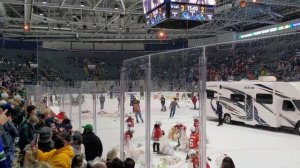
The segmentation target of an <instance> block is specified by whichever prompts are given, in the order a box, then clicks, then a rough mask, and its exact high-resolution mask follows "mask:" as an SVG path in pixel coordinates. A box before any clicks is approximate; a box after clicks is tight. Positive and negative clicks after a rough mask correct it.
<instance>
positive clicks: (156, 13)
mask: <svg viewBox="0 0 300 168" xmlns="http://www.w3.org/2000/svg"><path fill="white" fill-rule="evenodd" d="M164 19H166V5H163V6H161V7H158V8H156V9H155V10H153V11H151V12H150V13H149V14H148V15H147V16H146V22H147V24H148V25H150V26H153V25H156V24H158V23H160V22H161V21H163V20H164Z"/></svg>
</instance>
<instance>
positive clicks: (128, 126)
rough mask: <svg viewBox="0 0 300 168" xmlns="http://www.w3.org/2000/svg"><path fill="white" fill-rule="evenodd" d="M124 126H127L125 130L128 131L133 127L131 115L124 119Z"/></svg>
mask: <svg viewBox="0 0 300 168" xmlns="http://www.w3.org/2000/svg"><path fill="white" fill-rule="evenodd" d="M125 122H126V124H127V130H129V129H130V128H133V127H134V119H133V118H132V116H131V115H129V116H128V117H127V119H126V121H125Z"/></svg>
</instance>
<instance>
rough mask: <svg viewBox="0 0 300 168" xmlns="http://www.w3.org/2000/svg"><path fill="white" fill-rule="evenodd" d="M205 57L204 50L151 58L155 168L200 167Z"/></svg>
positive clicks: (152, 136) (152, 142)
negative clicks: (201, 105)
mask: <svg viewBox="0 0 300 168" xmlns="http://www.w3.org/2000/svg"><path fill="white" fill-rule="evenodd" d="M202 56H203V49H202V48H192V49H184V50H177V51H171V52H163V53H158V54H153V55H151V84H152V87H151V119H150V121H151V128H150V129H151V133H152V134H151V140H152V141H151V152H150V153H151V158H152V159H151V164H152V165H153V166H154V167H179V166H182V167H187V168H188V167H190V168H192V167H193V166H199V153H200V152H201V151H199V150H198V149H199V147H200V141H199V133H200V130H199V129H200V127H199V123H200V117H199V105H200V103H199V100H200V99H201V97H200V95H199V93H200V88H199V82H200V64H199V61H200V58H201V57H202ZM204 82H205V81H204Z"/></svg>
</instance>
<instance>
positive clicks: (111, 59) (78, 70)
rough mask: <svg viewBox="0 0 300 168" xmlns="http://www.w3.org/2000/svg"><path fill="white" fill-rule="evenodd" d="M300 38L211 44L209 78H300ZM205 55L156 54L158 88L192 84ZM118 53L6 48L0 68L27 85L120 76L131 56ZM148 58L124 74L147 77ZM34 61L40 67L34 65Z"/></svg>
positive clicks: (0, 54) (184, 52)
mask: <svg viewBox="0 0 300 168" xmlns="http://www.w3.org/2000/svg"><path fill="white" fill-rule="evenodd" d="M299 37H300V35H298V34H295V35H287V36H280V37H273V38H267V39H261V40H255V41H247V42H243V43H231V44H226V45H215V46H210V47H207V49H206V57H207V80H208V81H228V80H236V81H239V80H241V79H248V80H254V79H257V78H258V77H259V76H264V75H272V76H275V77H276V78H277V80H278V81H297V80H299V79H300V75H299V74H300V73H299V72H300V68H299V67H300V57H299V56H300V46H299V39H300V38H299ZM26 52H27V51H26ZM12 53H14V52H12ZM201 54H202V49H190V50H181V51H176V52H173V51H171V52H167V53H159V54H154V55H152V56H151V69H152V81H153V82H154V83H156V87H158V88H164V87H171V88H168V89H171V90H180V89H181V88H183V86H184V85H189V84H190V85H191V87H193V85H194V84H195V83H196V82H197V81H198V80H199V77H200V74H199V68H198V61H199V60H198V57H199V56H200V55H201ZM118 55H121V54H120V53H118V52H114V53H111V54H108V53H105V52H104V53H96V52H95V53H93V52H91V53H89V54H86V55H84V54H80V53H79V54H78V53H73V52H58V51H57V52H55V51H40V52H39V56H38V57H37V55H35V54H34V53H32V52H31V54H28V53H27V54H20V53H17V56H14V57H12V58H11V57H8V56H5V51H3V52H0V69H1V72H0V73H1V76H9V77H10V76H14V78H15V79H17V80H18V81H23V82H24V83H25V84H30V83H36V81H37V80H38V81H91V80H118V79H120V70H121V66H122V61H123V60H124V59H126V58H127V57H128V58H129V56H124V55H123V56H122V58H120V57H117V56H118ZM20 60H23V62H22V61H20ZM147 62H148V57H144V59H143V58H138V59H133V60H132V61H131V62H130V63H129V62H128V63H127V65H126V63H125V64H124V65H125V69H126V78H128V80H136V79H137V80H140V79H145V78H146V74H145V70H146V69H145V68H146V67H147ZM34 64H36V65H37V66H31V65H34ZM38 64H40V65H38ZM12 65H15V66H12Z"/></svg>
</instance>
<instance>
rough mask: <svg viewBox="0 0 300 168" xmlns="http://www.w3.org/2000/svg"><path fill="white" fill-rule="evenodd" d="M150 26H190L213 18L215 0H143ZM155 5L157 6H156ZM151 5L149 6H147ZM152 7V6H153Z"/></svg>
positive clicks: (173, 27)
mask: <svg viewBox="0 0 300 168" xmlns="http://www.w3.org/2000/svg"><path fill="white" fill-rule="evenodd" d="M143 2H151V3H144V9H145V8H147V9H148V10H149V11H147V9H145V13H146V22H147V24H148V25H149V26H151V27H160V28H172V29H182V28H191V27H195V26H198V25H200V24H203V23H204V22H209V21H211V20H212V19H213V15H214V9H215V4H216V0H143ZM156 5H157V6H156ZM149 6H151V8H150V7H149ZM153 7H154V8H153Z"/></svg>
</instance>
